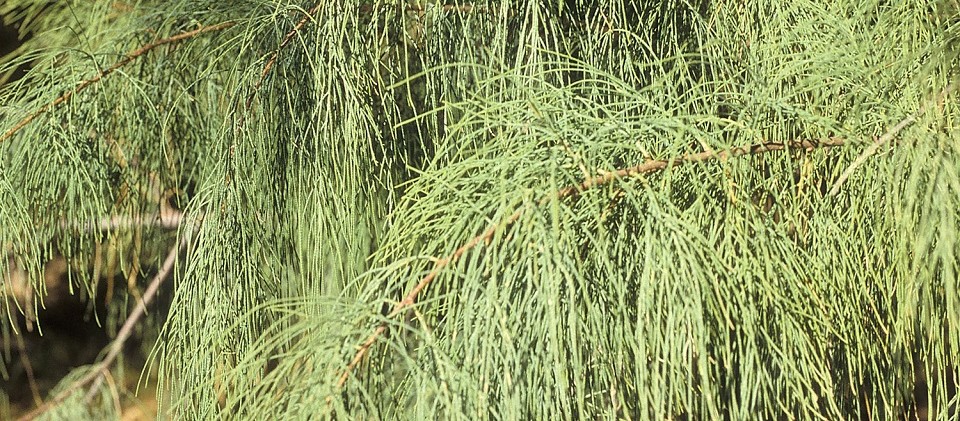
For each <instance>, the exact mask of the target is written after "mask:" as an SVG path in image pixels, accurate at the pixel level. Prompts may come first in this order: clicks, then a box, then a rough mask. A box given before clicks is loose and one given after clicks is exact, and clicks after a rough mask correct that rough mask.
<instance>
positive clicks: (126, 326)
mask: <svg viewBox="0 0 960 421" xmlns="http://www.w3.org/2000/svg"><path fill="white" fill-rule="evenodd" d="M190 238H191V235H190V234H189V233H184V236H183V238H182V239H181V240H180V242H179V244H178V245H177V246H176V247H174V248H173V250H170V253H169V254H167V257H166V259H165V260H164V262H163V265H162V266H161V267H160V271H159V272H157V275H156V276H154V277H153V280H151V281H150V285H149V286H148V287H147V290H146V291H145V292H144V293H143V301H141V302H140V303H138V305H137V306H136V307H135V308H134V310H133V311H132V312H131V313H130V315H129V316H127V320H126V321H125V322H124V323H123V326H122V327H121V328H120V332H119V333H117V337H116V338H114V340H113V342H111V343H110V345H108V346H107V348H106V349H107V350H108V351H107V355H106V356H105V357H104V358H103V360H101V361H100V362H99V363H97V364H96V365H95V366H94V368H93V369H92V370H91V371H90V372H89V373H88V374H87V375H86V376H84V377H83V378H81V379H79V380H77V381H76V382H74V383H73V384H71V385H70V386H69V387H67V388H66V389H65V390H64V391H63V392H60V394H58V395H57V396H54V397H53V398H52V399H50V400H48V401H47V402H45V403H44V404H43V405H40V406H38V407H37V408H35V409H34V410H33V411H30V412H29V413H27V414H26V415H24V416H22V417H20V418H19V419H20V420H21V421H25V420H32V419H34V418H36V417H39V416H40V415H43V414H44V413H46V412H47V411H49V410H51V409H53V408H55V407H56V406H57V405H59V404H60V403H62V402H63V401H64V400H66V399H67V398H69V397H70V396H71V395H73V394H74V393H75V392H76V391H77V390H78V389H81V388H83V387H85V386H87V385H88V384H91V383H92V384H93V386H92V387H91V388H90V391H89V392H88V393H87V399H89V398H90V397H91V396H92V395H93V394H94V393H95V392H94V391H95V390H97V388H98V387H99V386H100V384H101V382H103V376H104V374H105V373H107V371H108V370H109V369H110V366H111V365H112V364H113V362H114V361H115V360H116V359H117V356H119V355H120V352H121V351H123V346H124V344H125V343H126V341H127V339H129V338H130V335H131V334H133V328H134V327H135V326H136V325H137V323H138V322H139V321H140V319H141V318H143V316H144V315H145V314H146V312H147V306H148V305H150V303H151V302H152V301H153V299H154V298H155V297H156V295H157V290H159V289H160V285H161V284H163V282H164V281H165V280H166V279H167V278H169V277H170V274H171V273H172V272H173V268H174V266H175V264H176V261H177V256H179V255H180V252H181V251H183V250H184V249H185V248H186V246H187V244H188V243H189V242H190Z"/></svg>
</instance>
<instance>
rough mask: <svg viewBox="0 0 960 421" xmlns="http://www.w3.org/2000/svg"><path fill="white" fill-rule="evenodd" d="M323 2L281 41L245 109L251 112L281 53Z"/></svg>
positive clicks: (264, 68)
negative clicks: (255, 99)
mask: <svg viewBox="0 0 960 421" xmlns="http://www.w3.org/2000/svg"><path fill="white" fill-rule="evenodd" d="M323 4H324V3H323V2H318V3H317V4H316V5H314V6H313V7H311V8H310V10H307V14H306V15H305V16H304V17H303V19H300V21H299V22H297V24H296V25H294V26H293V29H292V30H290V32H287V35H285V36H284V37H283V41H280V46H279V47H277V49H276V50H274V51H273V54H271V55H270V58H269V59H268V60H267V64H265V65H264V66H263V71H261V72H260V78H259V79H257V83H255V84H254V85H253V92H251V93H250V95H249V96H247V102H246V104H245V109H246V110H248V111H249V110H250V106H251V105H252V104H253V98H254V97H256V95H257V92H259V91H260V87H261V86H263V82H264V81H265V80H266V79H267V74H269V73H270V70H271V69H273V65H274V64H276V63H277V59H278V58H279V57H280V51H283V49H284V48H285V47H286V46H287V44H289V43H290V41H291V40H293V37H294V36H295V35H297V34H298V33H299V32H300V30H301V29H303V27H304V26H305V25H306V24H307V22H308V21H310V19H313V17H314V15H316V14H317V11H318V10H320V6H323Z"/></svg>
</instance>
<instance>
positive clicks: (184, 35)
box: [0, 22, 236, 143]
mask: <svg viewBox="0 0 960 421" xmlns="http://www.w3.org/2000/svg"><path fill="white" fill-rule="evenodd" d="M234 25H236V22H224V23H219V24H216V25H212V26H204V27H200V28H197V29H194V30H192V31H187V32H181V33H179V34H176V35H174V36H171V37H167V38H163V39H160V40H157V41H154V42H151V43H149V44H147V45H144V46H143V47H140V48H138V49H136V50H133V51H131V52H129V53H127V54H126V55H125V56H124V57H123V59H122V60H120V61H118V62H116V63H114V64H113V65H112V66H110V67H108V68H106V69H104V70H103V71H101V72H100V73H99V74H97V75H96V76H94V77H93V78H91V79H87V80H85V81H83V82H81V83H80V84H79V85H77V87H76V88H73V90H71V91H67V92H66V93H64V94H63V95H60V96H59V97H57V98H56V99H54V100H53V101H50V102H48V103H47V104H46V105H44V106H42V107H40V108H39V109H38V110H36V111H34V112H33V113H31V114H30V115H28V116H26V117H24V118H23V119H22V120H20V121H19V122H18V123H17V124H16V125H14V126H13V127H12V128H11V129H10V130H7V132H6V133H4V134H3V136H0V143H3V142H4V141H5V140H7V139H9V138H11V137H13V135H15V134H17V132H19V131H20V130H22V129H23V128H24V127H26V126H27V125H28V124H30V122H32V121H33V120H35V119H36V118H37V117H39V116H40V115H42V114H44V113H46V112H48V111H50V110H52V109H53V108H54V107H56V106H58V105H60V104H63V103H65V102H67V101H70V99H71V98H73V96H74V95H76V94H77V93H79V92H80V91H82V90H84V89H86V88H87V87H89V86H90V85H93V84H95V83H97V82H99V81H100V80H102V79H103V78H105V77H107V76H109V75H110V74H111V73H113V72H115V71H116V70H117V69H119V68H121V67H123V66H125V65H127V64H129V63H130V62H132V61H134V60H136V59H137V58H139V57H141V56H143V55H144V54H146V53H147V52H149V51H150V50H153V49H154V48H157V47H160V46H163V45H167V44H172V43H175V42H179V41H183V40H185V39H189V38H193V37H195V36H197V35H200V34H205V33H207V32H214V31H220V30H223V29H227V28H229V27H231V26H234Z"/></svg>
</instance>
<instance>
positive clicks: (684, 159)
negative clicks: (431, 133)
mask: <svg viewBox="0 0 960 421" xmlns="http://www.w3.org/2000/svg"><path fill="white" fill-rule="evenodd" d="M844 143H845V140H844V139H841V138H836V137H834V138H829V139H824V140H798V141H793V142H767V143H760V144H756V145H751V146H744V147H737V148H732V149H727V150H723V151H719V152H712V151H709V152H700V153H695V154H687V155H683V156H681V157H679V158H675V159H652V160H648V161H646V162H644V163H642V164H639V165H636V166H633V167H630V168H624V169H621V170H617V171H612V172H609V173H606V174H604V175H599V176H596V177H593V178H590V179H587V180H584V181H583V182H581V183H579V184H575V185H571V186H567V187H564V188H562V189H560V190H558V191H556V192H554V193H552V194H549V195H547V196H545V197H544V198H543V199H541V200H540V201H539V202H538V205H543V204H545V203H547V202H549V201H550V200H553V199H565V198H571V197H574V196H578V195H580V194H581V193H583V192H584V191H587V190H590V189H592V188H596V187H600V186H603V185H606V184H609V183H611V182H613V181H615V180H618V179H623V178H629V177H634V176H638V175H644V174H651V173H655V172H658V171H662V170H664V169H667V168H669V167H677V166H681V165H686V164H691V163H696V162H705V161H714V160H724V159H727V158H731V157H737V156H744V155H760V154H765V153H769V152H775V151H783V150H790V149H805V150H812V149H817V148H830V147H835V146H841V145H843V144H844ZM524 211H525V209H523V208H521V209H519V210H517V211H515V212H513V213H512V214H511V215H510V216H508V217H506V218H505V219H504V220H502V221H501V222H499V223H497V224H493V225H491V226H490V227H488V228H487V229H486V230H485V231H484V232H483V233H482V234H480V235H478V236H476V237H473V238H472V239H470V240H469V241H467V242H466V243H464V244H463V245H462V246H460V247H459V248H458V249H457V250H456V251H454V252H453V253H452V254H450V255H449V256H447V257H444V258H442V259H439V260H437V261H436V262H435V263H434V265H433V269H432V270H430V272H429V273H427V275H426V276H424V277H423V279H421V280H420V282H418V283H417V285H415V286H414V287H413V288H412V289H411V290H410V291H409V292H408V293H407V295H406V296H404V297H403V299H402V300H400V301H399V302H398V303H396V304H395V305H394V306H393V310H392V311H391V312H390V314H388V315H387V318H393V317H395V316H397V315H398V314H400V313H401V312H403V311H405V310H407V309H409V308H410V307H412V306H413V305H414V304H416V301H417V298H418V297H419V295H420V293H421V292H422V291H423V289H424V288H426V287H427V285H429V284H430V283H431V282H433V280H434V279H435V278H436V277H437V276H438V275H439V274H440V271H441V270H443V268H445V267H447V266H449V265H450V264H451V263H453V262H455V261H456V260H457V259H459V258H460V257H461V256H463V255H464V253H466V252H467V251H470V250H471V249H473V248H475V247H477V246H478V245H480V244H482V243H487V242H490V241H491V240H493V236H494V234H495V233H496V232H497V230H498V229H500V228H508V227H510V226H511V225H513V223H514V222H516V221H517V220H518V219H520V216H521V215H522V214H523V212H524ZM386 331H387V324H386V323H381V324H380V325H379V326H377V328H376V329H375V330H374V331H373V333H371V334H370V336H369V337H367V339H366V340H365V341H363V343H362V344H360V347H359V348H358V349H357V352H356V353H355V354H354V356H353V358H352V359H351V360H350V363H349V364H347V367H346V368H345V369H344V370H343V373H341V375H340V377H339V379H338V380H337V388H338V389H339V388H341V387H343V385H344V384H345V383H346V382H347V379H349V377H350V373H351V372H352V371H353V369H354V368H356V366H357V365H358V364H360V362H361V361H363V358H364V356H366V354H367V353H368V352H369V350H370V348H371V347H372V346H373V344H374V343H375V342H376V341H377V339H378V338H379V337H380V336H381V335H383V334H384V333H385V332H386ZM328 402H329V399H328Z"/></svg>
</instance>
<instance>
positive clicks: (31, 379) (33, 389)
mask: <svg viewBox="0 0 960 421" xmlns="http://www.w3.org/2000/svg"><path fill="white" fill-rule="evenodd" d="M13 337H14V338H17V351H19V354H20V363H21V364H23V371H24V372H25V373H26V374H27V384H28V385H29V386H30V393H31V394H33V403H34V405H40V404H42V403H43V397H42V396H40V388H39V387H37V377H36V376H35V375H34V374H33V364H31V363H30V358H29V357H27V344H26V342H25V341H24V340H23V335H22V334H19V333H15V334H14V335H13Z"/></svg>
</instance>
